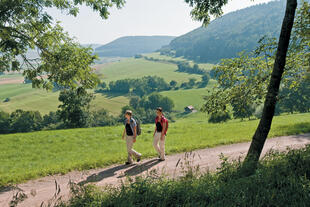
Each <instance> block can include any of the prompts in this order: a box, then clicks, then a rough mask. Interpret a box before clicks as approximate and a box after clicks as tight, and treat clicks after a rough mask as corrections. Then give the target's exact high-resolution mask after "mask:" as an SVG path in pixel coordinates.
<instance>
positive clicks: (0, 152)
mask: <svg viewBox="0 0 310 207" xmlns="http://www.w3.org/2000/svg"><path fill="white" fill-rule="evenodd" d="M257 124H258V120H252V121H243V122H240V121H239V120H233V121H229V122H228V123H225V124H209V123H208V122H207V117H206V115H204V114H202V113H195V114H192V115H188V116H187V117H185V118H184V119H179V120H178V121H177V122H175V123H170V125H169V132H168V135H167V141H166V151H167V154H171V153H177V152H185V151H190V150H194V149H199V148H205V147H214V146H217V145H224V144H232V143H237V142H246V141H250V140H251V136H252V135H253V133H254V131H255V128H256V127H257ZM142 130H143V133H142V135H141V136H139V137H138V138H137V143H136V144H135V146H134V147H135V149H136V150H137V151H139V152H141V153H142V154H143V158H146V157H152V156H155V155H156V153H155V151H154V149H153V147H152V132H153V130H154V126H153V125H143V126H142ZM306 132H310V113H306V114H293V115H283V116H278V117H275V118H274V121H273V124H272V129H271V132H270V134H269V137H274V136H282V135H291V134H299V133H306ZM121 133H122V127H121V126H116V127H99V128H88V129H70V130H57V131H41V132H32V133H23V134H9V135H0V160H1V165H0V185H9V184H14V183H20V182H23V181H26V180H29V179H34V178H37V177H42V176H46V175H52V174H56V173H66V172H68V171H71V170H84V169H90V168H97V167H104V166H108V165H111V164H114V163H122V162H124V161H125V159H126V146H125V142H124V141H123V140H122V139H121Z"/></svg>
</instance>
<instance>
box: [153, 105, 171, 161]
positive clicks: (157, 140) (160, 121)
mask: <svg viewBox="0 0 310 207" xmlns="http://www.w3.org/2000/svg"><path fill="white" fill-rule="evenodd" d="M167 130H168V120H167V119H166V118H165V116H164V114H163V109H162V108H161V107H158V108H157V109H156V119H155V131H154V135H153V136H154V141H153V146H154V148H155V150H156V151H157V152H158V154H159V160H160V161H164V160H165V139H166V133H167ZM158 144H159V145H158Z"/></svg>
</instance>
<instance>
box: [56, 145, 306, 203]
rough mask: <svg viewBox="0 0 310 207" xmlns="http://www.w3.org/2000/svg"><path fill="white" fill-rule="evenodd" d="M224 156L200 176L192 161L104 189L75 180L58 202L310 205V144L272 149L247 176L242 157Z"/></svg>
mask: <svg viewBox="0 0 310 207" xmlns="http://www.w3.org/2000/svg"><path fill="white" fill-rule="evenodd" d="M222 160H223V162H222V166H221V167H220V168H219V169H218V171H217V172H216V173H215V174H211V173H206V174H202V175H201V176H198V175H199V174H200V173H199V171H198V172H197V171H195V169H198V168H196V167H194V166H192V167H189V168H186V173H185V174H184V175H183V176H182V177H180V178H179V179H168V178H164V177H160V178H158V177H156V175H157V174H156V173H155V176H152V174H150V175H148V176H147V177H146V178H141V177H138V178H137V179H136V181H135V182H133V181H129V183H128V184H123V185H122V187H116V188H113V187H108V188H105V190H104V191H101V190H99V189H98V188H96V187H94V186H89V185H88V186H77V185H72V186H71V191H72V193H73V196H72V198H71V199H70V201H69V202H68V203H62V204H60V205H59V207H60V206H62V207H65V206H67V207H77V206H102V207H105V206H141V207H142V206H219V207H220V206H258V207H260V206H309V202H310V146H308V147H306V148H305V149H300V150H292V151H289V152H287V153H277V152H273V153H270V154H269V155H267V156H266V157H265V158H264V160H263V161H261V162H260V164H259V165H258V169H257V170H256V172H255V173H254V174H253V175H251V176H248V177H245V176H242V175H240V174H239V172H238V169H239V167H240V166H241V165H240V164H241V163H239V162H235V163H229V162H228V161H227V160H228V159H227V158H222ZM193 169H194V171H193ZM193 172H194V173H193Z"/></svg>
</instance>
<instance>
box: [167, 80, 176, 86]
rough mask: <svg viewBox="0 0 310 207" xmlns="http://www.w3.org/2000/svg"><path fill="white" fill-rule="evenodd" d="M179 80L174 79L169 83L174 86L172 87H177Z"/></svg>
mask: <svg viewBox="0 0 310 207" xmlns="http://www.w3.org/2000/svg"><path fill="white" fill-rule="evenodd" d="M177 84H178V82H176V81H175V80H172V81H170V83H169V85H170V86H171V87H172V88H175V87H176V86H177Z"/></svg>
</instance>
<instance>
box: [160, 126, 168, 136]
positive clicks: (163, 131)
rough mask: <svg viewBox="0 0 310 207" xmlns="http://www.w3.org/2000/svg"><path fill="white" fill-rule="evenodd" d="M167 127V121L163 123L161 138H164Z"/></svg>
mask: <svg viewBox="0 0 310 207" xmlns="http://www.w3.org/2000/svg"><path fill="white" fill-rule="evenodd" d="M166 127H167V123H166V122H164V123H163V130H162V131H161V137H160V139H161V140H164V137H165V131H166Z"/></svg>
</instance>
